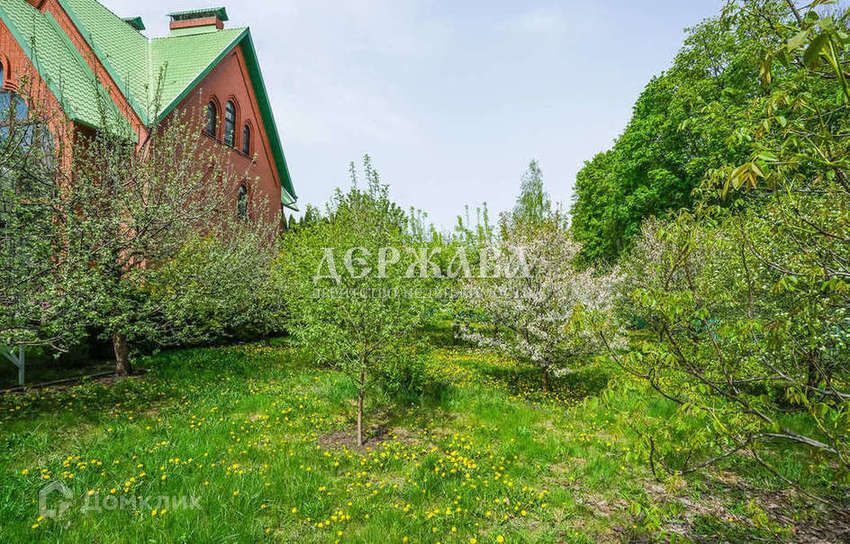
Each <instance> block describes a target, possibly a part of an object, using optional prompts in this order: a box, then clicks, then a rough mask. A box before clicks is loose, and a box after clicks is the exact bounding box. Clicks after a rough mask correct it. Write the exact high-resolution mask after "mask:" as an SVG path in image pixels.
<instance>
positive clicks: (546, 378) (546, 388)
mask: <svg viewBox="0 0 850 544" xmlns="http://www.w3.org/2000/svg"><path fill="white" fill-rule="evenodd" d="M543 392H544V393H548V392H549V369H548V368H544V369H543Z"/></svg>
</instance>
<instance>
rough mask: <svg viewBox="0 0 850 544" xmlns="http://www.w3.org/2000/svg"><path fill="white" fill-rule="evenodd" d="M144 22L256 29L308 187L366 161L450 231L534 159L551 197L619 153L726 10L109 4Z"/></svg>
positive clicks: (702, 3) (524, 4)
mask: <svg viewBox="0 0 850 544" xmlns="http://www.w3.org/2000/svg"><path fill="white" fill-rule="evenodd" d="M101 1H102V2H104V3H105V4H106V5H107V6H108V7H109V8H110V9H112V10H113V11H114V12H115V13H117V14H118V15H120V16H122V17H127V16H137V15H140V16H142V17H143V18H144V22H145V25H146V26H147V28H148V31H147V32H146V34H147V35H148V36H150V37H153V36H160V35H164V34H166V33H167V32H168V28H167V27H168V18H167V17H166V15H165V14H167V13H169V12H171V11H175V10H182V9H191V8H198V7H209V6H210V5H224V6H225V7H226V8H227V11H228V15H229V16H230V21H229V22H228V23H226V24H227V25H228V26H230V27H236V26H250V27H251V32H252V35H253V38H254V43H255V45H256V48H257V51H258V55H259V58H260V63H261V68H262V70H263V74H264V78H265V82H266V86H267V88H268V90H269V96H270V100H271V102H272V107H273V109H274V112H275V117H276V120H277V124H278V129H279V130H280V132H281V135H282V137H283V145H284V152H285V154H286V157H287V162H288V163H289V169H290V173H291V175H292V178H293V182H294V184H295V190H296V192H297V193H298V197H299V203H298V206H299V207H300V208H301V209H302V210H303V209H304V206H305V205H306V204H307V203H310V204H313V205H318V206H323V205H324V203H325V202H327V200H328V199H329V197H330V196H331V194H332V192H333V190H334V188H336V187H348V185H349V181H348V165H349V163H350V162H351V161H356V162H360V160H361V158H362V156H363V155H364V154H366V153H368V154H369V155H370V156H371V157H372V159H373V163H374V164H375V166H376V167H377V168H378V170H379V171H380V173H381V175H382V178H383V180H384V181H385V182H386V183H389V185H390V191H391V194H392V196H393V198H394V199H395V200H396V201H398V202H399V203H400V204H402V205H403V206H405V207H410V206H414V207H416V208H419V209H422V210H424V211H426V212H427V213H428V214H429V217H430V219H431V221H433V222H434V223H435V224H437V225H439V226H442V227H444V228H449V227H451V226H452V225H453V224H454V223H455V221H456V217H457V216H458V214H461V213H463V210H464V206H465V205H469V206H471V207H473V208H474V207H475V206H477V205H479V204H481V203H482V202H486V203H487V205H488V208H489V209H490V211H491V214H494V215H495V214H496V213H498V212H500V211H504V210H508V209H510V208H511V207H512V206H513V204H514V201H515V199H516V196H517V193H518V190H519V183H520V178H521V176H522V173H523V171H524V170H525V168H526V167H527V165H528V163H529V161H531V160H532V159H537V160H538V161H539V163H540V165H541V168H542V169H543V176H544V182H545V184H546V188H547V190H548V191H549V193H550V194H551V195H552V198H553V200H555V201H558V202H563V203H564V204H565V205H567V206H568V205H569V203H570V200H571V197H572V188H573V184H574V181H575V175H576V173H577V172H578V170H579V169H580V168H581V167H582V165H583V163H584V162H585V161H586V160H589V159H591V158H592V157H593V155H595V154H596V153H598V152H600V151H603V150H605V149H607V148H608V147H610V145H611V144H612V142H613V140H614V139H615V138H616V137H617V135H618V134H619V133H620V132H621V131H622V130H623V128H624V127H625V125H626V123H627V122H628V120H629V117H630V116H631V109H632V105H633V104H634V102H635V100H636V99H637V97H638V94H639V93H640V91H641V89H642V88H643V87H644V85H645V84H646V83H647V82H648V81H649V80H650V79H651V78H652V76H653V75H656V74H659V73H661V72H662V71H663V70H664V69H665V68H667V67H668V66H669V65H670V62H671V60H672V58H673V56H674V55H675V53H676V51H678V49H679V47H680V45H681V43H682V40H683V38H684V36H685V29H686V28H687V27H689V26H693V25H694V24H696V23H698V22H699V21H701V20H703V19H705V18H707V17H710V16H713V15H715V14H717V13H718V12H719V10H720V8H721V6H722V4H723V0H687V1H682V0H607V1H606V0H596V1H593V0H591V1H588V0H560V1H551V0H512V1H508V0H486V1H485V0H240V1H238V2H236V1H231V0H147V1H145V2H139V1H138V0H101Z"/></svg>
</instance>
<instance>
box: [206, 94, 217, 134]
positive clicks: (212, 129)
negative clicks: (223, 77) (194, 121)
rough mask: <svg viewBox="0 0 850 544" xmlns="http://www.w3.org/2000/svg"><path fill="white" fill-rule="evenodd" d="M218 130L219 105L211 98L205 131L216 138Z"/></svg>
mask: <svg viewBox="0 0 850 544" xmlns="http://www.w3.org/2000/svg"><path fill="white" fill-rule="evenodd" d="M217 131H218V107H217V106H216V105H215V102H214V101H212V100H210V103H209V104H207V123H206V125H205V126H204V132H206V133H207V135H208V136H212V137H213V138H215V136H216V132H217Z"/></svg>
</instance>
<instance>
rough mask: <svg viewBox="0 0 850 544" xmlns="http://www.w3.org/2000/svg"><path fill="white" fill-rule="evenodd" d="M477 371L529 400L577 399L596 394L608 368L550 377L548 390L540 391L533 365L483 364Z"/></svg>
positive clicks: (605, 380) (539, 378)
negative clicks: (506, 365)
mask: <svg viewBox="0 0 850 544" xmlns="http://www.w3.org/2000/svg"><path fill="white" fill-rule="evenodd" d="M479 372H481V374H483V375H484V376H487V377H489V378H491V379H493V380H494V381H495V382H496V383H499V384H501V385H502V386H504V387H506V388H507V390H508V391H509V392H510V393H511V394H512V395H516V396H519V397H524V398H528V399H532V400H556V401H561V402H578V401H581V400H582V399H584V398H587V397H591V396H594V395H598V394H599V393H600V392H602V390H604V389H605V388H606V387H607V386H608V381H609V380H610V378H611V374H610V372H609V371H607V370H605V369H603V368H600V367H598V366H592V367H587V368H583V369H580V370H577V371H575V372H570V373H568V374H564V375H562V376H557V377H556V376H551V377H550V379H549V389H550V390H549V392H548V393H546V392H544V391H543V380H542V376H541V373H540V370H539V369H537V368H534V367H505V366H499V365H482V366H481V367H480V368H479Z"/></svg>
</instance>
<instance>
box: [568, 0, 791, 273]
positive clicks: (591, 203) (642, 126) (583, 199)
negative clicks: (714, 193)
mask: <svg viewBox="0 0 850 544" xmlns="http://www.w3.org/2000/svg"><path fill="white" fill-rule="evenodd" d="M748 5H749V8H748V9H747V10H745V11H744V10H737V9H735V7H736V3H734V2H730V3H729V5H728V6H727V7H726V9H724V11H723V13H722V14H721V15H720V16H718V17H715V18H712V19H709V20H707V21H705V22H703V23H701V24H699V25H697V26H696V27H694V28H693V29H691V30H690V31H689V35H688V37H687V38H686V40H685V43H684V46H683V47H682V50H681V51H680V52H679V53H678V55H677V56H676V58H675V59H674V61H673V65H672V66H671V68H670V69H669V70H667V71H666V72H665V73H663V74H661V75H660V76H658V77H655V78H653V79H652V80H651V81H650V82H649V84H648V85H647V86H646V88H645V89H644V90H643V92H642V93H641V95H640V97H639V98H638V100H637V102H636V104H635V106H634V111H633V114H632V119H631V121H630V122H629V124H628V126H627V127H626V129H625V130H624V132H623V134H622V135H620V137H619V138H618V139H617V140H616V142H615V143H614V146H613V147H612V148H611V149H610V150H608V151H606V152H603V153H601V154H599V155H598V156H596V157H594V158H593V159H592V160H591V161H589V162H588V163H586V164H585V166H584V168H583V169H582V170H581V171H580V172H579V174H578V175H577V177H576V187H575V197H574V198H575V200H574V202H573V205H572V227H573V233H574V236H575V237H576V240H578V241H579V242H581V243H582V244H583V245H584V249H583V256H584V258H585V260H587V261H595V260H613V259H616V258H618V257H619V256H620V255H621V254H622V253H623V251H624V250H626V249H627V248H628V247H629V246H630V244H631V242H632V241H633V239H634V237H635V236H636V235H637V234H638V233H639V232H640V225H641V223H642V222H643V220H644V219H646V218H648V217H652V216H658V217H663V216H665V215H666V214H668V213H670V212H672V211H676V210H679V209H682V208H689V207H691V206H692V205H693V203H694V197H693V195H692V192H693V190H694V189H695V188H697V187H698V186H699V185H700V183H701V182H702V181H703V179H704V178H705V176H706V174H707V173H708V172H709V171H711V170H712V169H714V168H717V167H720V166H722V165H723V164H727V163H729V162H739V161H741V160H743V159H744V158H745V157H746V156H747V154H748V153H749V149H750V142H749V141H747V139H746V137H744V136H743V135H742V134H741V133H740V132H739V128H740V127H739V121H740V120H741V119H743V117H744V116H745V115H748V113H749V112H748V105H749V103H750V101H751V100H753V99H754V98H757V97H759V96H762V95H763V94H764V89H763V87H762V85H761V83H760V81H759V77H758V76H759V72H760V69H761V66H762V59H763V53H764V52H765V51H767V50H769V49H771V48H772V47H774V46H775V45H776V44H777V43H778V41H779V40H781V39H782V37H781V36H777V34H776V32H775V31H774V29H773V28H771V24H770V21H777V20H779V19H780V18H781V17H782V13H783V12H784V11H787V6H785V4H784V2H782V1H779V0H759V1H757V2H748Z"/></svg>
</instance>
